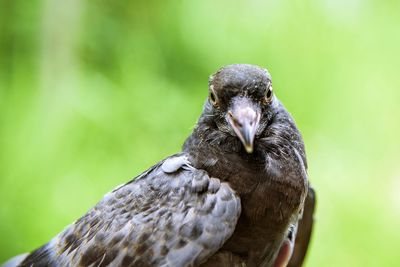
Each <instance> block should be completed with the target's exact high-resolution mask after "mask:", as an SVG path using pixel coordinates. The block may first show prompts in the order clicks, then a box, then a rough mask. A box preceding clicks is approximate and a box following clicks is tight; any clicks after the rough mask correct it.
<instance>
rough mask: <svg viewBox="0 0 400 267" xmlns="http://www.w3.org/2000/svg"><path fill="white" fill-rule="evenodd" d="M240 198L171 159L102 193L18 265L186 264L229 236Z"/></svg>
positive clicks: (184, 161) (181, 160)
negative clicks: (91, 205) (90, 207)
mask: <svg viewBox="0 0 400 267" xmlns="http://www.w3.org/2000/svg"><path fill="white" fill-rule="evenodd" d="M240 210H241V206H240V199H239V197H238V196H237V195H236V193H235V192H234V191H233V190H232V189H231V188H230V186H229V185H228V184H227V183H224V182H221V181H220V180H219V179H217V178H211V177H209V176H208V174H207V173H206V172H205V171H203V170H198V169H195V168H193V167H191V166H190V164H189V162H188V160H187V158H186V156H185V155H182V154H180V155H176V156H174V157H170V158H168V159H167V160H165V161H164V162H162V163H160V164H158V165H155V166H154V167H152V168H151V169H150V170H149V171H147V172H145V173H144V174H143V175H141V176H139V177H138V178H137V179H136V180H134V181H131V182H129V183H127V184H125V185H123V186H121V187H119V188H117V189H116V190H114V191H112V192H110V193H108V194H107V195H105V196H104V198H103V199H102V200H101V201H100V202H99V203H98V204H97V205H96V206H95V207H94V208H93V209H91V210H90V211H89V212H88V213H87V214H86V215H85V216H83V217H82V218H80V219H79V220H78V221H76V222H75V223H74V224H72V225H70V226H69V227H68V228H66V229H65V230H64V231H63V232H62V233H60V234H59V235H58V236H56V237H55V238H54V239H52V240H51V241H50V242H49V243H48V244H46V245H44V246H43V247H41V248H39V249H38V250H36V251H34V252H33V253H32V254H31V255H29V256H28V257H27V259H25V261H24V262H23V264H22V266H32V264H33V266H106V265H110V266H192V265H198V264H200V263H202V262H204V261H205V260H207V259H208V258H209V257H210V256H212V255H213V254H214V253H215V252H216V251H217V250H218V249H219V248H220V247H221V246H222V245H223V244H224V242H225V241H226V240H227V239H228V238H229V237H230V236H231V235H232V233H233V231H234V229H235V226H236V223H237V220H238V218H239V216H240Z"/></svg>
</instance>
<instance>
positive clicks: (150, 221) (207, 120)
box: [20, 64, 314, 266]
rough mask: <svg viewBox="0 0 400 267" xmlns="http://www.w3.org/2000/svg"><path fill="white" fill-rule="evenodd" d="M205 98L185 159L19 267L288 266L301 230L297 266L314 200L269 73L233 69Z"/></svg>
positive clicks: (108, 200) (114, 199) (159, 168)
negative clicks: (108, 266)
mask: <svg viewBox="0 0 400 267" xmlns="http://www.w3.org/2000/svg"><path fill="white" fill-rule="evenodd" d="M209 92H210V97H209V100H207V101H206V103H205V106H204V109H203V113H202V115H201V116H200V118H199V120H198V123H197V125H196V127H195V129H194V131H193V133H192V134H191V135H190V136H189V138H188V139H187V140H186V142H185V144H184V147H183V152H182V153H180V154H177V155H173V156H171V157H169V158H167V159H166V160H164V161H161V162H160V163H158V164H156V165H154V166H153V167H152V168H150V169H149V170H147V171H146V172H144V173H143V174H142V175H140V176H139V177H137V178H136V179H134V180H132V181H130V182H128V183H127V184H125V185H123V186H121V187H119V188H117V189H115V190H114V191H112V192H110V193H108V194H107V195H105V197H104V198H103V199H102V200H101V201H100V202H99V203H98V204H97V205H96V206H95V207H94V208H93V209H91V210H90V211H89V212H88V213H87V214H86V215H84V216H83V217H82V218H80V219H79V220H78V221H77V222H75V223H74V224H72V225H71V226H69V227H67V228H66V229H65V230H64V231H63V232H62V233H60V234H59V235H57V236H56V237H55V238H53V239H52V240H51V241H50V242H49V243H48V244H46V245H44V246H43V247H41V248H39V249H37V250H35V251H34V252H32V253H31V254H30V255H28V256H27V257H26V258H25V260H24V261H23V262H22V263H21V265H20V266H78V265H79V266H107V265H110V266H199V265H201V266H282V265H284V264H285V263H287V261H288V260H289V258H290V254H291V251H292V247H293V244H294V239H295V235H296V232H297V229H298V231H299V233H298V234H299V235H300V236H302V238H301V239H300V241H299V242H298V243H296V246H297V248H296V247H295V249H294V255H293V259H292V262H291V263H289V265H290V266H300V265H301V264H302V261H303V259H304V255H305V251H306V250H307V247H308V242H309V237H310V234H311V228H310V223H311V224H312V213H313V209H314V197H313V196H314V194H313V191H308V188H309V184H308V179H307V170H306V169H307V161H306V156H305V150H304V144H303V141H302V138H301V135H300V133H299V131H298V130H297V127H296V125H295V123H294V121H293V119H292V117H291V116H290V114H289V113H288V112H287V111H286V109H285V108H284V106H283V105H282V104H281V103H280V102H279V100H278V99H277V98H276V96H274V95H273V93H272V87H271V77H270V75H269V73H268V72H267V71H266V70H265V69H262V68H260V67H257V66H252V65H245V64H238V65H229V66H226V67H224V68H222V69H220V70H219V71H218V72H216V73H215V74H214V75H213V76H211V78H210V83H209ZM307 196H308V197H307ZM306 197H307V201H306V203H307V205H306V206H304V203H305V200H306ZM310 199H311V200H310ZM310 203H311V204H310ZM304 208H306V209H307V210H306V211H303V209H304ZM303 214H304V215H306V216H305V218H304V219H303V220H301V218H302V216H303ZM298 225H299V227H298ZM297 244H298V245H297ZM274 264H275V265H274Z"/></svg>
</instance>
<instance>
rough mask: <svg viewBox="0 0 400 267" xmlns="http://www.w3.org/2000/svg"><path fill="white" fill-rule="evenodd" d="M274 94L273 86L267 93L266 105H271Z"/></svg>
mask: <svg viewBox="0 0 400 267" xmlns="http://www.w3.org/2000/svg"><path fill="white" fill-rule="evenodd" d="M273 96H274V93H273V92H272V86H269V87H268V89H267V91H265V97H264V101H265V103H266V104H268V103H271V101H272V98H273Z"/></svg>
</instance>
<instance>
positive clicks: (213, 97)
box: [209, 88, 218, 107]
mask: <svg viewBox="0 0 400 267" xmlns="http://www.w3.org/2000/svg"><path fill="white" fill-rule="evenodd" d="M209 98H210V102H211V104H213V106H215V107H217V106H218V97H217V95H216V94H215V92H214V90H213V88H210V96H209Z"/></svg>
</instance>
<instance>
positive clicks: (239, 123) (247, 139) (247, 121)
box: [227, 105, 260, 153]
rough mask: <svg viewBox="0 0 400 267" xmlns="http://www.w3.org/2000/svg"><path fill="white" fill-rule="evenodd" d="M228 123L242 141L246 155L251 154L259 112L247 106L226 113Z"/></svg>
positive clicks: (258, 121)
mask: <svg viewBox="0 0 400 267" xmlns="http://www.w3.org/2000/svg"><path fill="white" fill-rule="evenodd" d="M227 119H228V122H229V124H230V125H231V127H232V129H233V131H234V132H235V133H236V135H237V137H238V138H239V139H240V141H242V143H243V146H244V148H245V149H246V152H247V153H252V152H253V143H254V137H255V135H256V132H257V128H258V124H259V123H260V112H258V111H256V110H255V109H254V108H252V107H251V106H249V105H243V106H240V107H236V108H234V109H233V110H229V111H228V118H227Z"/></svg>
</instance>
